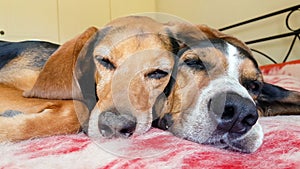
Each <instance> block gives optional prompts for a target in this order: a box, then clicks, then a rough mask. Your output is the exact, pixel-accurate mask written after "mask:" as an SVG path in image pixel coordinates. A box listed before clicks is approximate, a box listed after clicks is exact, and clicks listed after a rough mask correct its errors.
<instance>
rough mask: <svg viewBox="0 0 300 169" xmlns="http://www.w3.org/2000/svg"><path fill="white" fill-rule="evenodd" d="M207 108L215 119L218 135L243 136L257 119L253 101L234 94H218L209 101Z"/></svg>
mask: <svg viewBox="0 0 300 169" xmlns="http://www.w3.org/2000/svg"><path fill="white" fill-rule="evenodd" d="M208 106H209V107H208V110H209V111H210V112H213V113H214V115H215V117H216V120H217V132H219V133H223V132H224V133H225V132H229V133H231V134H232V135H236V136H238V135H243V134H245V133H247V132H248V131H249V130H250V129H251V127H252V126H253V125H254V124H255V123H256V121H257V119H258V112H257V109H256V106H255V104H254V103H253V101H252V100H250V99H248V98H244V97H242V96H240V95H238V94H236V93H231V92H226V93H223V94H218V95H216V96H214V97H213V98H212V99H211V100H210V101H209V104H208Z"/></svg>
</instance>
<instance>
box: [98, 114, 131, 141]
mask: <svg viewBox="0 0 300 169" xmlns="http://www.w3.org/2000/svg"><path fill="white" fill-rule="evenodd" d="M98 128H99V132H100V133H101V135H102V136H103V137H106V138H112V137H129V136H131V135H132V134H133V132H134V131H135V128H136V119H135V117H133V116H132V115H130V114H117V113H113V112H110V111H108V112H102V113H101V114H100V115H99V117H98Z"/></svg>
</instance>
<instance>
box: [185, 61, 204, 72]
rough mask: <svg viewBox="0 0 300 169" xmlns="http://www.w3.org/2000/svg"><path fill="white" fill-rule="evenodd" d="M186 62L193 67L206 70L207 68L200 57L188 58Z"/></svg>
mask: <svg viewBox="0 0 300 169" xmlns="http://www.w3.org/2000/svg"><path fill="white" fill-rule="evenodd" d="M184 63H185V64H186V65H187V66H188V67H190V68H193V69H196V70H204V69H205V65H204V64H203V62H202V61H201V60H200V59H186V60H185V61H184Z"/></svg>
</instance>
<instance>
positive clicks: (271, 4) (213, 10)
mask: <svg viewBox="0 0 300 169" xmlns="http://www.w3.org/2000/svg"><path fill="white" fill-rule="evenodd" d="M156 2H157V11H158V12H165V13H169V14H173V15H176V16H178V17H182V18H184V19H186V20H188V21H190V22H192V23H195V24H199V23H201V24H207V25H209V26H212V27H214V28H222V27H225V26H227V25H230V24H234V23H237V22H240V21H244V20H247V19H250V18H253V17H256V16H260V15H263V14H266V13H269V12H273V11H276V10H279V9H284V8H287V7H290V6H294V5H297V4H299V0H276V1H266V0H251V1H245V0H241V1H238V0H226V1H221V0H184V1H182V0H157V1H156ZM285 15H286V14H283V15H281V16H280V17H276V18H273V19H269V20H265V21H262V22H258V23H256V24H251V25H249V26H244V27H241V28H239V29H232V30H230V31H225V33H228V34H232V35H234V36H236V37H238V38H240V39H242V40H244V41H248V40H252V39H255V38H259V37H265V36H269V35H275V34H278V33H283V32H287V29H286V28H285V26H284V22H285V21H284V17H285ZM296 15H297V16H296ZM296 18H297V19H296ZM299 18H300V12H298V13H297V14H295V16H294V17H293V18H292V20H291V21H292V22H293V25H298V28H299V27H300V19H299ZM290 42H291V38H287V39H283V40H276V41H273V42H272V43H269V42H268V43H263V44H260V45H252V46H251V47H253V48H254V47H255V48H257V49H260V50H262V51H264V52H265V53H267V54H270V55H271V56H273V57H276V59H277V60H278V61H281V60H282V57H283V56H285V54H286V52H287V46H286V45H288V44H289V43H290ZM299 43H300V42H298V43H297V44H295V45H297V46H296V48H295V49H294V51H293V53H292V57H291V60H293V59H299V58H300V50H299V45H300V44H299ZM256 58H257V60H258V61H259V63H260V64H266V63H270V62H268V60H266V59H264V58H262V57H259V56H258V55H256Z"/></svg>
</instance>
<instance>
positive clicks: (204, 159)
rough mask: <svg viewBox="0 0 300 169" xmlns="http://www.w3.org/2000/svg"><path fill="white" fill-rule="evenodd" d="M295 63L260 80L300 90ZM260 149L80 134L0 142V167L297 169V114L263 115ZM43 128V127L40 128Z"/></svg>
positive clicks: (162, 136) (155, 136)
mask: <svg viewBox="0 0 300 169" xmlns="http://www.w3.org/2000/svg"><path fill="white" fill-rule="evenodd" d="M299 68H300V62H299V61H297V62H291V63H288V64H284V65H269V66H263V67H262V71H263V73H264V75H265V80H266V81H267V82H269V83H273V84H276V85H279V86H282V87H285V88H288V89H293V90H297V91H300V74H299ZM259 122H260V123H261V125H262V127H263V130H264V133H265V137H264V142H263V145H262V146H261V147H260V148H259V149H258V150H257V151H256V152H255V153H252V154H242V153H238V152H231V151H227V150H222V149H217V148H214V147H212V146H208V145H201V144H197V143H193V142H190V141H186V140H182V139H180V138H177V137H174V136H173V135H172V134H170V133H168V132H165V131H161V130H159V129H155V128H153V129H151V130H150V131H149V132H147V133H146V134H144V135H141V136H137V137H135V138H130V139H111V140H102V141H100V142H99V141H95V140H92V139H91V138H89V137H87V136H86V135H85V134H83V133H79V134H74V135H60V136H53V137H47V138H38V139H32V140H27V141H23V142H19V143H2V144H0V153H1V156H0V169H18V168H22V169H41V168H43V169H48V168H49V169H51V168H55V169H60V168H61V169H109V168H114V169H119V168H121V169H125V168H130V169H131V168H132V169H139V168H150V169H152V168H166V169H169V168H170V169H174V168H183V169H190V168H203V169H205V168H207V169H208V168H214V169H215V168H222V169H232V168H233V169H240V168H245V169H254V168H255V169H297V168H300V116H276V117H262V118H260V119H259ZM45 125H46V124H45Z"/></svg>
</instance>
